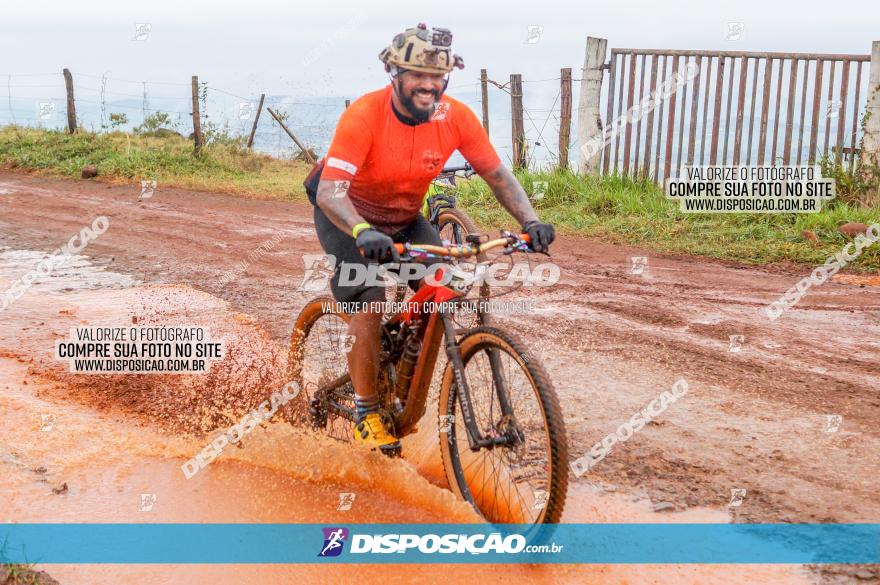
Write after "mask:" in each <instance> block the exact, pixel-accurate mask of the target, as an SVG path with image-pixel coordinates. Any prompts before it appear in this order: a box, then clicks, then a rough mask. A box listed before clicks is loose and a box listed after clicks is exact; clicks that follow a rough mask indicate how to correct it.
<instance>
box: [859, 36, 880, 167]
mask: <svg viewBox="0 0 880 585" xmlns="http://www.w3.org/2000/svg"><path fill="white" fill-rule="evenodd" d="M865 114H866V118H867V119H866V120H865V125H864V138H863V139H862V140H863V141H862V163H863V164H864V165H865V167H863V169H864V170H865V171H867V167H868V166H873V165H880V41H874V42H873V43H872V44H871V70H870V73H869V75H868V103H867V105H866V107H865Z"/></svg>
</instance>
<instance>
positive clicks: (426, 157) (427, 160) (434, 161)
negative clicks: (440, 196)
mask: <svg viewBox="0 0 880 585" xmlns="http://www.w3.org/2000/svg"><path fill="white" fill-rule="evenodd" d="M422 168H423V169H425V171H426V172H428V173H432V174H435V175H436V174H437V173H439V172H440V171H441V170H442V169H443V155H442V154H440V153H439V152H434V151H432V150H425V151H422Z"/></svg>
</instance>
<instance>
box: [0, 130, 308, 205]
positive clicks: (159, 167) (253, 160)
mask: <svg viewBox="0 0 880 585" xmlns="http://www.w3.org/2000/svg"><path fill="white" fill-rule="evenodd" d="M89 164H94V165H97V166H98V172H99V178H100V180H103V181H108V182H112V183H132V182H136V181H141V180H155V181H156V182H157V184H158V186H159V187H160V188H161V187H162V186H163V185H164V186H166V187H182V188H188V189H202V190H208V191H218V192H223V193H231V194H234V195H240V196H247V197H258V198H272V199H283V200H284V199H303V198H304V192H303V188H302V181H303V179H304V178H305V176H306V174H307V173H308V171H309V168H310V167H309V165H307V164H305V163H302V162H298V161H290V160H280V159H276V158H273V157H271V156H268V155H264V154H258V153H253V152H250V151H248V150H247V149H244V148H240V147H238V146H236V145H235V144H225V143H218V144H209V145H207V146H206V147H205V148H204V149H203V151H202V155H201V156H200V157H194V156H193V145H192V142H190V141H189V140H186V139H185V138H182V137H179V136H176V135H170V136H162V137H158V136H141V135H135V134H127V133H124V132H110V133H92V132H84V131H82V132H78V133H77V134H72V135H71V134H67V133H65V132H61V131H55V130H39V129H33V128H22V127H15V126H6V127H3V128H0V166H3V167H6V168H9V169H22V170H28V171H32V172H34V171H35V172H38V173H40V174H43V175H48V176H55V177H77V178H78V177H79V176H80V173H81V171H82V168H83V167H84V166H85V165H89Z"/></svg>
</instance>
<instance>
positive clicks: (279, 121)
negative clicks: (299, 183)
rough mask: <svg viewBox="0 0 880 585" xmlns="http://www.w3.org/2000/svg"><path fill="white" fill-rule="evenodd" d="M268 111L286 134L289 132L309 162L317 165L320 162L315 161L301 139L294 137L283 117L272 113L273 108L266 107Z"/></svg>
mask: <svg viewBox="0 0 880 585" xmlns="http://www.w3.org/2000/svg"><path fill="white" fill-rule="evenodd" d="M266 110H267V111H268V112H269V113H270V114H272V117H273V118H275V121H276V122H278V125H279V126H281V128H282V129H283V130H284V131H285V132H287V135H288V136H290V139H291V140H293V142H294V143H295V144H296V145H297V146H298V147H299V149H300V150H301V151H302V153H303V156H304V157H305V159H306V160H307V161H309V162H310V163H311V164H315V163H316V162H318V161H316V160H315V157H313V156H312V153H311V152H309V149H308V148H306V147H305V146H303V143H302V142H300V141H299V138H297V137H296V136H294V135H293V132H291V131H290V129H289V128H288V127H287V126H286V125H285V124H284V122H283V121H282V120H281V117H280V116H279V115H278V114H276V113H275V112H274V111H272V108H270V107H266Z"/></svg>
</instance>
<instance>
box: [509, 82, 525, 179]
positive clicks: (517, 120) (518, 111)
mask: <svg viewBox="0 0 880 585" xmlns="http://www.w3.org/2000/svg"><path fill="white" fill-rule="evenodd" d="M522 97H523V95H522V75H520V74H519V73H514V74H511V76H510V114H511V116H510V117H511V120H512V122H511V130H512V139H513V168H515V169H521V168H524V167H525V166H526V132H525V125H524V124H523V102H522Z"/></svg>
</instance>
